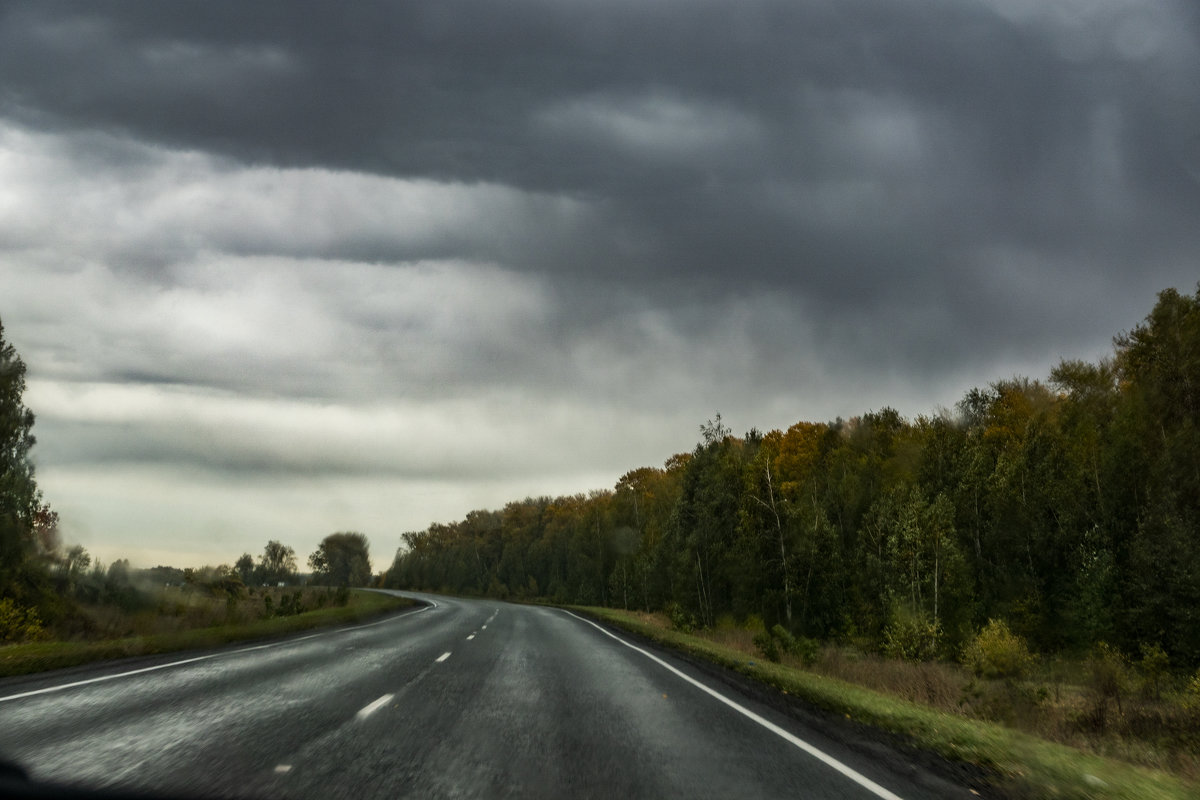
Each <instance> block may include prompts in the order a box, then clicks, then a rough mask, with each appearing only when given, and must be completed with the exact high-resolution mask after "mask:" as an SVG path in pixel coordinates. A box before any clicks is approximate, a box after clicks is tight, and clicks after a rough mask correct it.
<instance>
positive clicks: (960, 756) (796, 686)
mask: <svg viewBox="0 0 1200 800" xmlns="http://www.w3.org/2000/svg"><path fill="white" fill-rule="evenodd" d="M570 608H571V609H572V610H573V611H577V612H582V613H585V614H587V615H588V616H590V617H592V618H594V619H597V620H599V621H602V622H606V623H609V624H611V625H613V626H615V627H617V628H620V629H623V630H626V631H628V632H630V633H633V634H636V635H638V636H640V637H643V638H645V639H648V640H650V641H652V642H655V643H657V644H659V645H662V646H665V647H668V648H671V649H674V650H677V651H680V652H682V653H684V654H686V655H688V656H691V657H693V658H698V659H702V660H704V661H707V662H710V663H713V664H716V665H718V666H720V667H724V668H727V669H730V670H733V671H734V672H736V673H738V674H740V675H742V676H745V677H747V678H750V679H753V680H754V681H757V682H759V683H761V684H765V685H767V686H769V687H772V688H774V689H775V690H777V691H779V692H781V693H782V694H784V695H788V696H790V697H792V698H795V699H798V700H800V701H801V702H802V703H804V704H806V705H808V706H812V707H814V708H816V709H819V710H821V711H824V712H827V713H831V714H836V715H839V716H842V717H845V718H848V719H850V720H853V721H856V722H859V723H864V724H866V725H869V726H871V727H873V728H877V729H879V730H883V731H886V732H888V733H889V734H893V735H896V736H899V737H900V738H901V739H902V740H903V741H905V742H908V743H911V745H912V746H914V747H916V748H918V749H922V750H928V751H931V752H933V753H936V754H937V755H940V756H942V757H943V758H946V759H948V760H949V761H951V762H957V763H964V764H970V765H974V766H975V767H978V768H979V769H981V770H983V771H984V772H985V773H987V774H990V775H993V776H995V781H994V782H993V786H994V787H995V788H996V789H998V790H999V791H1001V792H1002V793H1004V794H1005V795H1007V796H1012V797H1020V798H1024V797H1031V798H1032V797H1056V798H1069V799H1070V800H1074V799H1076V798H1078V800H1109V798H1112V799H1113V800H1116V799H1118V798H1120V799H1122V800H1135V798H1136V799H1141V798H1145V799H1147V800H1185V799H1186V798H1195V797H1200V787H1197V786H1195V785H1193V784H1190V783H1188V782H1185V781H1184V780H1182V779H1180V778H1177V777H1175V776H1173V775H1169V774H1167V773H1165V772H1162V771H1159V770H1154V769H1149V768H1146V767H1139V766H1134V765H1131V764H1127V763H1124V762H1121V761H1117V760H1114V759H1109V758H1104V757H1102V756H1098V755H1094V754H1090V753H1085V752H1082V751H1080V750H1077V749H1075V748H1072V747H1068V746H1066V745H1061V744H1057V743H1054V742H1048V741H1045V740H1043V739H1039V738H1037V737H1036V736H1032V735H1030V734H1027V733H1022V732H1020V731H1016V730H1013V729H1010V728H1005V727H1003V726H1001V725H997V724H993V723H988V722H983V721H979V720H975V719H969V718H966V717H962V716H955V715H952V714H947V713H943V712H940V711H935V710H933V709H930V708H927V707H924V706H921V705H919V704H917V703H913V702H910V701H907V700H902V699H898V698H895V697H889V696H887V695H884V694H880V693H878V692H874V691H871V690H869V689H866V688H863V687H860V686H855V685H853V684H850V683H846V682H844V681H840V680H837V679H835V678H831V677H827V676H823V675H818V674H815V673H813V672H809V671H806V670H803V669H799V668H796V667H791V666H786V665H783V664H777V663H772V662H769V661H764V660H761V659H759V658H755V657H750V656H747V654H746V653H744V652H742V651H740V650H737V649H735V648H733V647H729V646H726V645H722V644H719V643H717V642H714V641H711V640H708V639H705V638H702V637H699V636H695V635H691V634H686V633H682V632H679V631H675V630H670V629H666V628H663V627H661V626H659V625H656V624H653V623H651V622H648V621H646V620H643V619H640V618H639V617H638V615H637V614H635V613H633V612H624V611H619V610H615V609H607V608H594V607H579V606H571V607H570Z"/></svg>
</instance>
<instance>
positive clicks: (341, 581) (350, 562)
mask: <svg viewBox="0 0 1200 800" xmlns="http://www.w3.org/2000/svg"><path fill="white" fill-rule="evenodd" d="M270 544H276V545H277V544H278V542H271V543H270ZM269 547H270V545H268V548H269ZM286 549H287V550H289V551H290V550H291V548H286ZM293 563H294V562H293ZM308 565H309V566H310V567H311V568H312V570H313V582H315V583H318V584H324V585H327V586H346V587H349V586H366V585H367V584H368V583H370V581H371V553H370V545H369V544H368V542H367V537H366V536H364V535H362V534H361V533H355V532H342V533H331V534H329V535H328V536H326V537H325V538H324V539H322V540H321V544H320V545H318V547H317V549H316V550H315V551H314V552H313V553H312V555H310V556H309V557H308Z"/></svg>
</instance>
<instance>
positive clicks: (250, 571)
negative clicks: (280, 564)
mask: <svg viewBox="0 0 1200 800" xmlns="http://www.w3.org/2000/svg"><path fill="white" fill-rule="evenodd" d="M294 560H295V559H293V561H294ZM233 569H234V572H236V573H237V575H238V577H239V578H241V579H242V583H244V584H246V585H247V586H249V585H250V584H251V582H252V581H253V580H254V556H252V555H250V554H249V553H242V556H241V558H239V559H238V560H237V561H235V562H233Z"/></svg>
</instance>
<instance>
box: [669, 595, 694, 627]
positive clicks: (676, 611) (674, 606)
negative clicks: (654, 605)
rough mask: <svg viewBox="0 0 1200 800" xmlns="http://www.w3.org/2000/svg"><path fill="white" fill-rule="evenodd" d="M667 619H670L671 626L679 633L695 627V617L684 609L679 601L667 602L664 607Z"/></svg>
mask: <svg viewBox="0 0 1200 800" xmlns="http://www.w3.org/2000/svg"><path fill="white" fill-rule="evenodd" d="M663 610H664V611H666V612H667V619H669V620H671V627H672V628H674V629H675V630H677V631H679V632H680V633H691V632H692V631H693V630H695V628H696V619H695V617H693V616H692V615H691V614H689V613H687V612H686V611H684V609H683V606H681V605H680V604H679V603H675V602H671V603H667V605H666V608H664V609H663Z"/></svg>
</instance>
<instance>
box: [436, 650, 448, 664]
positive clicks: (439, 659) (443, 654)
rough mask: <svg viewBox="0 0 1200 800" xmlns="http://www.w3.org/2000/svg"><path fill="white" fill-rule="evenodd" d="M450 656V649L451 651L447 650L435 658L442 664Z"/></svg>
mask: <svg viewBox="0 0 1200 800" xmlns="http://www.w3.org/2000/svg"><path fill="white" fill-rule="evenodd" d="M449 657H450V651H449V650H447V651H446V652H444V653H442V654H441V655H440V656H438V657H437V658H435V659H434V661H436V662H437V663H439V664H440V663H442V662H443V661H445V660H446V659H447V658H449Z"/></svg>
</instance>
